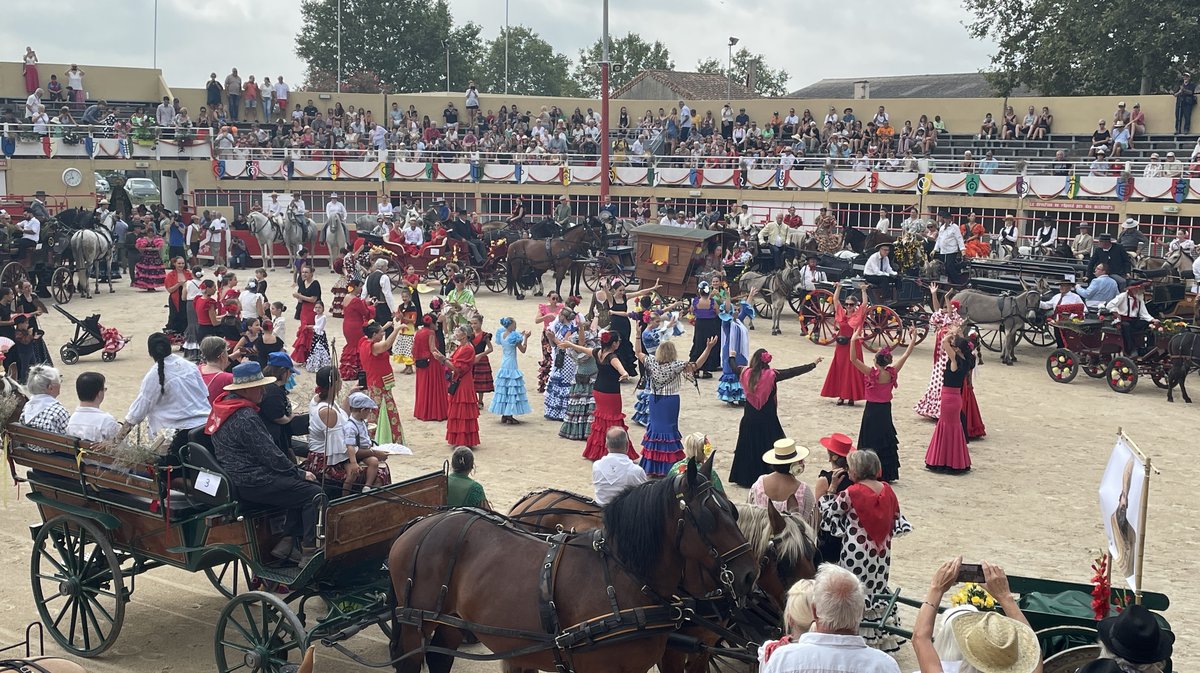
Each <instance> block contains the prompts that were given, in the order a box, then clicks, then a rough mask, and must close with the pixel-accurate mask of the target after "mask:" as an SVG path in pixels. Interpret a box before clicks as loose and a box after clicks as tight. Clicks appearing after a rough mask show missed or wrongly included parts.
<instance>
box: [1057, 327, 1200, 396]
mask: <svg viewBox="0 0 1200 673" xmlns="http://www.w3.org/2000/svg"><path fill="white" fill-rule="evenodd" d="M1051 326H1052V327H1053V328H1055V329H1057V330H1059V334H1061V335H1062V340H1063V348H1056V349H1054V351H1052V352H1051V353H1050V355H1049V357H1047V358H1046V373H1047V374H1049V375H1050V378H1051V379H1052V380H1054V381H1057V382H1059V383H1070V382H1071V381H1074V380H1075V377H1076V376H1078V374H1079V371H1080V370H1083V373H1085V374H1087V375H1088V376H1089V377H1091V378H1094V379H1101V378H1102V379H1104V380H1105V381H1106V382H1107V383H1108V387H1109V388H1112V389H1113V390H1114V391H1116V392H1118V393H1128V392H1132V391H1133V389H1134V387H1135V386H1137V383H1138V379H1139V378H1140V377H1142V376H1148V377H1150V380H1151V381H1153V382H1154V385H1156V386H1158V387H1159V388H1164V389H1168V390H1170V389H1171V388H1172V386H1171V367H1172V364H1173V358H1172V356H1171V353H1170V342H1171V339H1172V338H1173V337H1174V336H1175V335H1176V334H1179V333H1182V332H1185V331H1187V326H1186V325H1184V324H1183V323H1182V322H1180V321H1168V322H1166V323H1164V324H1162V325H1159V326H1157V327H1152V328H1150V334H1151V335H1152V337H1153V339H1154V345H1153V346H1152V347H1150V348H1149V349H1147V350H1146V351H1145V352H1144V353H1135V354H1132V355H1125V354H1124V350H1125V346H1124V339H1123V338H1122V336H1121V330H1120V327H1119V326H1117V325H1116V324H1114V322H1113V320H1112V319H1111V318H1106V317H1104V316H1099V317H1097V316H1090V315H1089V316H1088V317H1084V318H1077V317H1076V318H1068V317H1063V318H1060V319H1059V320H1055V321H1053V322H1052V323H1051ZM1185 359H1186V358H1185ZM1186 366H1187V365H1186V364H1185V367H1186ZM1186 373H1187V369H1185V370H1184V374H1185V375H1186Z"/></svg>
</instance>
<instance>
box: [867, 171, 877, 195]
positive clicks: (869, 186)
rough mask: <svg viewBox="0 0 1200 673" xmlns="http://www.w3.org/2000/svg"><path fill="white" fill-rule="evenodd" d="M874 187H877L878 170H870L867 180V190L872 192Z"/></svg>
mask: <svg viewBox="0 0 1200 673" xmlns="http://www.w3.org/2000/svg"><path fill="white" fill-rule="evenodd" d="M876 189H879V172H878V171H871V177H870V178H869V179H868V180H867V191H869V192H871V193H872V194H874V193H875V190H876Z"/></svg>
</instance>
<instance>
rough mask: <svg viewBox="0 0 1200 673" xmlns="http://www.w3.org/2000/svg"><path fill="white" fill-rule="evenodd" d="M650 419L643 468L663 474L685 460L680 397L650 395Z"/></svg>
mask: <svg viewBox="0 0 1200 673" xmlns="http://www.w3.org/2000/svg"><path fill="white" fill-rule="evenodd" d="M648 397H649V404H650V422H649V423H648V424H647V425H646V434H645V435H643V436H642V461H641V465H642V469H643V470H645V471H646V474H647V475H648V476H651V477H661V476H664V475H666V474H667V472H668V471H670V469H671V466H672V465H674V464H675V463H677V462H679V461H680V460H682V459H683V457H684V454H683V435H681V434H679V396H678V395H654V394H650V395H648Z"/></svg>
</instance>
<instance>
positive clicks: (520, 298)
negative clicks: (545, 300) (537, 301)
mask: <svg viewBox="0 0 1200 673" xmlns="http://www.w3.org/2000/svg"><path fill="white" fill-rule="evenodd" d="M513 298H514V299H516V300H517V301H521V300H522V299H524V298H525V295H523V294H519V295H517V296H516V297H513Z"/></svg>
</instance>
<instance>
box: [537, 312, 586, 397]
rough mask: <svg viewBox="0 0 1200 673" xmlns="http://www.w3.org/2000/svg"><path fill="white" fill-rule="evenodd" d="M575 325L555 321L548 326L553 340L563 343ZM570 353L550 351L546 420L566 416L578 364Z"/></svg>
mask: <svg viewBox="0 0 1200 673" xmlns="http://www.w3.org/2000/svg"><path fill="white" fill-rule="evenodd" d="M576 329H577V328H576V326H575V323H564V322H562V321H561V320H556V321H554V322H553V323H551V325H550V330H551V331H552V332H553V333H554V338H555V339H556V340H558V341H563V340H565V339H568V338H570V337H572V336H573V335H574V334H575V331H576ZM572 354H573V353H572V351H570V350H569V349H567V348H560V347H555V348H553V349H552V350H551V351H550V357H551V362H552V363H553V364H551V366H550V376H549V377H548V378H547V379H546V397H545V403H546V408H545V412H544V414H543V415H544V416H545V417H546V419H547V420H554V421H561V420H563V419H564V418H566V415H567V399H568V398H569V397H570V396H571V386H572V385H574V384H575V371H576V369H577V368H578V363H577V362H576V361H575V358H574V357H572Z"/></svg>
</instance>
